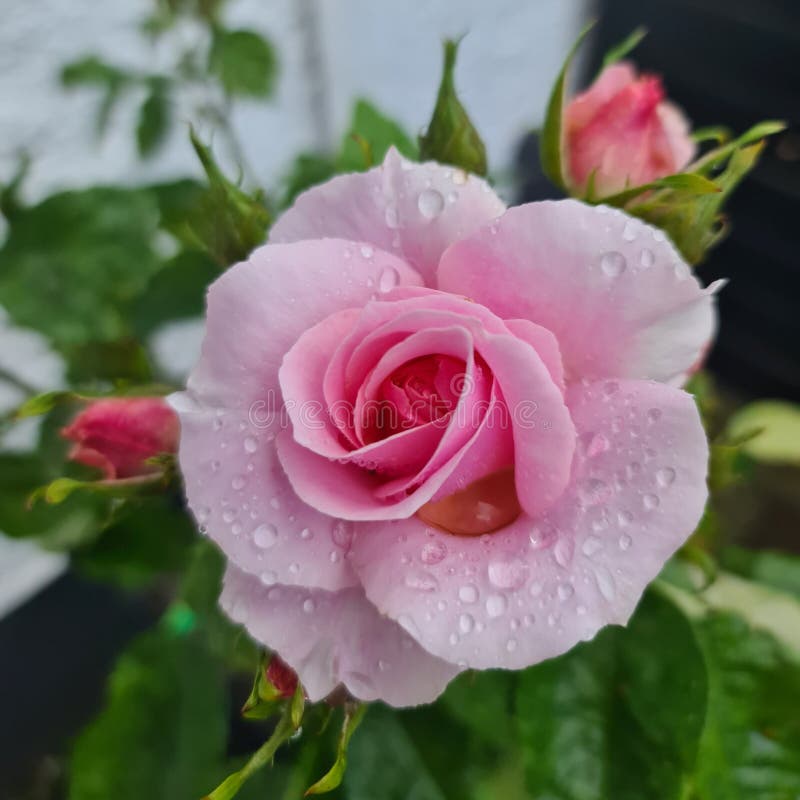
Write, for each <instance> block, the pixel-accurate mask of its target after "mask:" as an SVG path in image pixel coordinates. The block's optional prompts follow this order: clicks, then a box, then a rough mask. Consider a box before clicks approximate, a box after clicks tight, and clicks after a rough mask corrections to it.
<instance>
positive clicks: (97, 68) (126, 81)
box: [61, 56, 135, 135]
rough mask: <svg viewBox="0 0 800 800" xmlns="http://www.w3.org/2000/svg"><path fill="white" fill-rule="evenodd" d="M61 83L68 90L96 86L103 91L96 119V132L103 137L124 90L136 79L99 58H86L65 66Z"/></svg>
mask: <svg viewBox="0 0 800 800" xmlns="http://www.w3.org/2000/svg"><path fill="white" fill-rule="evenodd" d="M61 83H62V85H63V86H65V87H67V88H74V87H79V86H94V87H97V88H99V89H100V90H101V92H102V99H101V101H100V105H99V106H98V108H97V117H96V119H95V130H96V132H97V134H98V135H101V134H103V133H104V132H105V130H106V128H107V127H108V122H109V119H110V118H111V113H112V111H113V110H114V108H115V106H116V104H117V102H118V101H119V99H120V97H121V96H122V93H123V90H124V89H125V88H126V87H128V86H131V85H133V84H134V83H135V78H134V76H132V75H130V74H129V73H127V72H125V71H124V70H122V69H120V68H119V67H116V66H114V65H113V64H109V63H107V62H106V61H103V60H102V59H100V58H98V57H97V56H86V57H84V58H80V59H78V60H77V61H72V62H70V63H69V64H65V65H64V67H63V68H62V70H61Z"/></svg>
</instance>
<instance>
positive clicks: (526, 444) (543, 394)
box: [478, 335, 575, 515]
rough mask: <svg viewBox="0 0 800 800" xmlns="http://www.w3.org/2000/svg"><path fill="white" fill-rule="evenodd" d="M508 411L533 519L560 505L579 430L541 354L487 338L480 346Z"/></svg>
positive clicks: (510, 340)
mask: <svg viewBox="0 0 800 800" xmlns="http://www.w3.org/2000/svg"><path fill="white" fill-rule="evenodd" d="M478 349H479V351H480V353H481V355H482V356H483V357H484V358H485V359H486V363H487V364H488V365H489V368H490V369H491V371H492V373H493V375H494V377H495V380H496V381H497V385H498V386H499V387H500V391H501V392H502V393H503V397H504V399H505V403H506V406H507V408H508V410H509V412H510V422H511V429H512V431H513V435H514V481H515V484H516V487H517V497H518V499H519V503H520V505H521V506H522V508H523V510H524V511H526V512H527V513H528V514H531V515H534V514H539V513H542V512H543V511H545V510H546V509H548V508H550V507H551V506H552V505H553V503H555V502H556V500H558V498H559V497H560V496H561V493H562V492H563V491H564V489H565V488H566V486H567V483H568V482H569V474H570V465H571V463H572V454H573V452H574V450H575V428H574V426H573V424H572V420H571V418H570V414H569V411H568V410H567V407H566V406H565V405H564V398H563V396H562V394H561V389H560V388H559V387H558V386H556V385H555V384H554V383H553V380H552V378H551V377H550V374H549V372H548V371H547V367H545V365H544V363H543V362H542V359H541V358H539V356H538V355H537V353H536V351H535V350H533V348H532V347H531V346H530V345H528V344H527V343H526V342H523V341H522V340H520V339H516V338H514V337H513V336H507V335H506V336H496V335H495V336H486V337H484V338H483V340H482V341H479V343H478Z"/></svg>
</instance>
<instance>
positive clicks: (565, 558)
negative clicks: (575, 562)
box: [553, 536, 574, 567]
mask: <svg viewBox="0 0 800 800" xmlns="http://www.w3.org/2000/svg"><path fill="white" fill-rule="evenodd" d="M573 553H574V544H573V542H572V539H568V538H566V537H565V536H562V537H561V538H559V540H558V541H557V542H556V546H555V547H554V548H553V556H554V557H555V559H556V564H558V565H559V566H560V567H568V566H569V564H570V563H571V562H572V554H573Z"/></svg>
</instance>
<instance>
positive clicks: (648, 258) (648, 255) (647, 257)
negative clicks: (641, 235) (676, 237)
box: [639, 247, 656, 269]
mask: <svg viewBox="0 0 800 800" xmlns="http://www.w3.org/2000/svg"><path fill="white" fill-rule="evenodd" d="M639 263H640V264H641V265H642V266H643V267H644V268H645V269H650V267H652V266H653V264H655V263H656V257H655V255H653V251H652V250H648V249H647V248H646V247H645V248H644V250H642V252H641V255H640V256H639Z"/></svg>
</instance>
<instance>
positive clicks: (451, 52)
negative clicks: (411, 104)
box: [419, 39, 487, 175]
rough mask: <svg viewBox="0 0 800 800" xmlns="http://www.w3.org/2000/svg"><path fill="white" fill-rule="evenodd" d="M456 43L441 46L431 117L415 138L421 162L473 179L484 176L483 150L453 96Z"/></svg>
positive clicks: (456, 98) (457, 43) (484, 147)
mask: <svg viewBox="0 0 800 800" xmlns="http://www.w3.org/2000/svg"><path fill="white" fill-rule="evenodd" d="M458 46H459V42H458V41H453V40H452V39H447V40H446V41H445V42H444V68H443V71H442V81H441V83H440V84H439V94H438V95H437V97H436V105H435V106H434V109H433V116H432V117H431V121H430V122H429V123H428V129H427V130H426V131H425V133H424V134H423V135H422V136H420V137H419V155H420V159H422V160H423V161H429V160H432V161H439V162H441V163H443V164H452V165H453V166H454V167H460V168H461V169H465V170H466V171H467V172H474V173H475V174H476V175H486V171H487V165H486V146H485V145H484V143H483V140H482V139H481V137H480V135H479V134H478V131H477V130H476V128H475V126H474V125H473V124H472V121H471V120H470V118H469V116H468V115H467V112H466V110H465V109H464V106H463V105H462V104H461V101H460V100H459V99H458V95H457V94H456V89H455V82H454V79H453V74H454V71H455V66H456V56H457V55H458Z"/></svg>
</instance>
